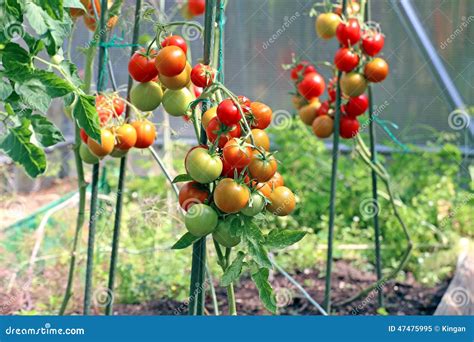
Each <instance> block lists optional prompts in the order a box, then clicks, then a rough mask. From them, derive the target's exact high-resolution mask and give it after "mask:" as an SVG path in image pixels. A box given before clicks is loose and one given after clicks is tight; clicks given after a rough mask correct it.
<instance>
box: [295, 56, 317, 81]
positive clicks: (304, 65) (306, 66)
mask: <svg viewBox="0 0 474 342" xmlns="http://www.w3.org/2000/svg"><path fill="white" fill-rule="evenodd" d="M312 72H316V68H315V67H314V66H312V65H311V64H310V63H309V62H308V61H301V62H300V63H299V64H298V65H297V66H295V67H294V68H293V69H291V79H292V80H295V81H296V80H298V78H299V76H300V75H301V76H305V75H307V74H309V73H312Z"/></svg>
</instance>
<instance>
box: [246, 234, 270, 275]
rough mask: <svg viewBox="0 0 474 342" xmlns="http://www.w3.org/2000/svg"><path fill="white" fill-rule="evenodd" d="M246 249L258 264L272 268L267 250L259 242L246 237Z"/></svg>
mask: <svg viewBox="0 0 474 342" xmlns="http://www.w3.org/2000/svg"><path fill="white" fill-rule="evenodd" d="M247 249H248V252H249V254H250V256H251V257H252V259H253V260H254V261H255V262H256V263H257V264H258V265H259V266H261V267H268V268H272V266H273V265H272V263H271V261H270V259H269V258H268V252H267V250H266V249H265V247H264V246H263V245H262V244H261V243H260V242H257V241H255V240H252V239H248V238H247Z"/></svg>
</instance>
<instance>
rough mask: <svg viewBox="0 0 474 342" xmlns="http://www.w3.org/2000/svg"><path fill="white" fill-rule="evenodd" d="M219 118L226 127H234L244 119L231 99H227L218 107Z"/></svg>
mask: <svg viewBox="0 0 474 342" xmlns="http://www.w3.org/2000/svg"><path fill="white" fill-rule="evenodd" d="M217 117H218V118H219V120H220V122H222V123H223V124H224V125H226V126H233V125H236V124H238V123H239V121H240V119H242V115H240V112H239V109H238V108H237V106H236V105H235V103H234V101H232V100H231V99H225V100H224V101H222V102H221V103H219V106H217Z"/></svg>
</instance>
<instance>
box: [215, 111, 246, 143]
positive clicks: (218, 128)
mask: <svg viewBox="0 0 474 342" xmlns="http://www.w3.org/2000/svg"><path fill="white" fill-rule="evenodd" d="M206 134H207V138H208V139H209V141H210V142H212V143H213V142H215V141H216V139H217V137H218V136H219V142H218V144H217V145H218V146H219V147H220V148H223V147H224V145H225V144H226V143H227V142H228V141H229V139H232V138H238V137H240V135H241V134H242V130H241V128H240V125H233V126H230V127H229V126H226V125H224V124H222V123H221V122H220V121H219V118H218V117H217V116H215V117H213V118H212V119H211V120H210V121H209V123H208V125H207V128H206Z"/></svg>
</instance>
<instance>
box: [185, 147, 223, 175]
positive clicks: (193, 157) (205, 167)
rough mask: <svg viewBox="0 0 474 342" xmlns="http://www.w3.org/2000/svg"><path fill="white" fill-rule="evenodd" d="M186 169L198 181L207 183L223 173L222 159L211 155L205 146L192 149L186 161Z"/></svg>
mask: <svg viewBox="0 0 474 342" xmlns="http://www.w3.org/2000/svg"><path fill="white" fill-rule="evenodd" d="M184 166H185V167H186V171H187V172H188V174H189V175H190V176H191V178H192V179H194V180H195V181H196V182H198V183H202V184H206V183H210V182H212V181H214V180H216V179H217V178H218V177H219V176H220V175H221V173H222V160H221V159H220V158H219V156H217V155H214V156H211V155H210V154H209V151H208V150H207V149H206V148H203V147H196V148H193V149H191V151H189V152H188V154H187V155H186V159H185V161H184Z"/></svg>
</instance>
